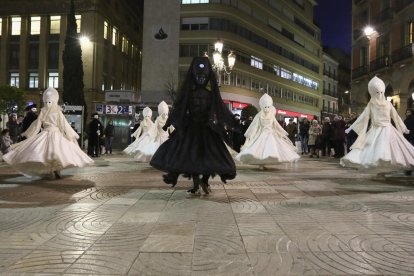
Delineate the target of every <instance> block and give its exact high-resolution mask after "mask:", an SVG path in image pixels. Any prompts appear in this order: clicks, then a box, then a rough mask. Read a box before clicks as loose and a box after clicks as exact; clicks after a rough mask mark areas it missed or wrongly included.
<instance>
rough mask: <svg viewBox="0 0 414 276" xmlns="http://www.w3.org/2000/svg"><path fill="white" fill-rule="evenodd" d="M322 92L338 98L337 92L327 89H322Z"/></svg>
mask: <svg viewBox="0 0 414 276" xmlns="http://www.w3.org/2000/svg"><path fill="white" fill-rule="evenodd" d="M323 94H324V95H328V96H331V97H334V98H338V93H337V92H335V91H332V90H329V89H323Z"/></svg>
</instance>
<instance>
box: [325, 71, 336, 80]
mask: <svg viewBox="0 0 414 276" xmlns="http://www.w3.org/2000/svg"><path fill="white" fill-rule="evenodd" d="M323 74H324V75H325V76H328V77H330V78H331V79H334V80H338V76H337V75H336V74H334V73H333V72H330V71H328V70H323Z"/></svg>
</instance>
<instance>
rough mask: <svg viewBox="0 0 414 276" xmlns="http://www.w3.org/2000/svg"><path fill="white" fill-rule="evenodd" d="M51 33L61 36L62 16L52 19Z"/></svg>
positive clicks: (52, 17)
mask: <svg viewBox="0 0 414 276" xmlns="http://www.w3.org/2000/svg"><path fill="white" fill-rule="evenodd" d="M50 33H51V34H59V33H60V15H55V16H51V17H50Z"/></svg>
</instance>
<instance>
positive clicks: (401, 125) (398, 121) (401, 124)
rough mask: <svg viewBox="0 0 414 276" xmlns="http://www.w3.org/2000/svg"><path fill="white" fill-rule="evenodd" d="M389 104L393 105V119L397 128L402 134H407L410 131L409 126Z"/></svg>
mask: <svg viewBox="0 0 414 276" xmlns="http://www.w3.org/2000/svg"><path fill="white" fill-rule="evenodd" d="M389 104H390V105H391V119H392V120H393V121H394V124H395V128H396V129H397V130H398V131H399V132H401V133H405V132H407V130H408V129H407V126H406V125H405V124H404V121H403V120H402V119H401V117H400V115H398V113H397V111H396V110H395V108H394V106H393V105H392V104H391V103H389Z"/></svg>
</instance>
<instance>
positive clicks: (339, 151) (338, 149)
mask: <svg viewBox="0 0 414 276" xmlns="http://www.w3.org/2000/svg"><path fill="white" fill-rule="evenodd" d="M332 128H333V136H334V138H333V142H334V148H335V155H334V157H335V158H341V157H343V156H344V155H345V129H346V123H345V121H344V120H343V118H342V116H335V117H334V121H333V123H332Z"/></svg>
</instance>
